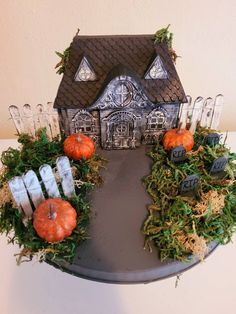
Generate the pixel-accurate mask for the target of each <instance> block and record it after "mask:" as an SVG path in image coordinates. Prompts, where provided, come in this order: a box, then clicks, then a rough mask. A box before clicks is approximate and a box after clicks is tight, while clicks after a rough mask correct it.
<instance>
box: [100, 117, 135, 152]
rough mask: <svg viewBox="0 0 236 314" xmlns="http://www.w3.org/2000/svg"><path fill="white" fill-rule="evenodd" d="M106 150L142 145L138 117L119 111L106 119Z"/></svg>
mask: <svg viewBox="0 0 236 314" xmlns="http://www.w3.org/2000/svg"><path fill="white" fill-rule="evenodd" d="M104 120H105V121H104V122H106V127H105V129H106V140H105V143H104V142H103V143H104V144H105V145H104V144H103V147H104V148H106V149H126V148H135V147H136V146H139V145H140V136H139V134H140V132H139V131H138V125H137V117H136V116H135V115H134V114H133V113H130V112H128V111H117V112H114V113H112V114H110V115H109V116H108V117H107V118H106V119H104Z"/></svg>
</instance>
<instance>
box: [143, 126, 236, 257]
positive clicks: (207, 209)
mask: <svg viewBox="0 0 236 314" xmlns="http://www.w3.org/2000/svg"><path fill="white" fill-rule="evenodd" d="M211 132H213V131H212V130H206V129H199V130H198V131H197V132H196V133H195V136H194V140H195V145H194V147H193V150H192V151H190V152H188V153H187V158H186V160H185V161H183V162H181V163H173V162H172V161H170V160H169V156H168V153H167V152H166V151H165V150H164V149H163V147H162V145H161V144H157V145H156V146H155V147H154V148H153V149H152V151H151V152H150V153H149V156H150V157H151V158H152V160H153V165H152V169H151V173H150V175H148V176H146V177H145V178H144V184H145V187H146V190H147V192H148V193H149V195H150V196H151V198H152V201H153V203H152V204H151V205H150V206H149V208H148V211H149V213H148V217H147V219H146V221H145V222H144V225H143V233H144V234H145V236H146V241H145V243H146V245H148V246H149V247H150V248H151V245H150V244H151V243H154V245H155V247H156V248H157V250H158V252H159V256H160V259H161V260H162V261H163V260H165V259H167V258H171V259H175V260H180V261H187V260H189V259H191V256H190V255H191V254H193V255H196V256H197V257H198V258H199V259H203V258H204V256H205V254H206V252H207V245H208V244H209V243H210V242H211V241H215V242H216V243H219V244H226V243H228V242H229V241H230V240H231V238H232V234H233V232H234V231H235V230H236V181H235V174H236V165H235V163H234V162H233V161H234V160H236V154H233V153H230V151H229V149H228V148H227V147H226V146H225V145H224V144H217V145H213V146H212V147H211V146H209V145H206V136H207V134H208V133H211ZM221 156H227V157H228V164H227V166H226V168H225V173H224V175H223V176H222V177H217V176H215V177H214V176H212V175H211V174H210V173H209V170H210V168H211V165H212V164H213V162H214V160H215V159H216V158H218V157H221ZM192 174H197V175H199V177H200V184H199V187H198V189H197V191H196V193H195V195H194V196H193V197H189V196H184V195H181V194H180V192H179V191H180V186H181V182H182V181H183V180H184V179H185V178H186V177H187V176H188V175H192Z"/></svg>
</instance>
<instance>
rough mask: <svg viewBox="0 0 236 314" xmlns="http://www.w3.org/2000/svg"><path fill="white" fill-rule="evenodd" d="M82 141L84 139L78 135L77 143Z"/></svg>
mask: <svg viewBox="0 0 236 314" xmlns="http://www.w3.org/2000/svg"><path fill="white" fill-rule="evenodd" d="M81 141H82V138H81V136H80V134H78V135H77V142H81Z"/></svg>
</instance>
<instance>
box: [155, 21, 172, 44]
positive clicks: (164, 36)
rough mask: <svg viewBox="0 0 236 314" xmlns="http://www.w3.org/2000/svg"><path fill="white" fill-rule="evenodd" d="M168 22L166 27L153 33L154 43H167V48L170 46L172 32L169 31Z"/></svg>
mask: <svg viewBox="0 0 236 314" xmlns="http://www.w3.org/2000/svg"><path fill="white" fill-rule="evenodd" d="M169 27H170V24H169V25H168V26H167V27H164V28H161V29H159V30H158V31H157V32H156V33H155V38H154V43H155V44H156V43H158V44H160V43H163V42H165V43H167V45H168V47H169V48H172V42H173V33H171V32H170V31H169Z"/></svg>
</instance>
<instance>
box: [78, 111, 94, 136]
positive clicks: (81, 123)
mask: <svg viewBox="0 0 236 314" xmlns="http://www.w3.org/2000/svg"><path fill="white" fill-rule="evenodd" d="M92 126H93V118H92V116H91V115H90V114H87V113H83V114H79V115H77V117H76V119H75V129H76V131H77V132H78V131H79V132H83V133H89V132H91V131H92Z"/></svg>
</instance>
